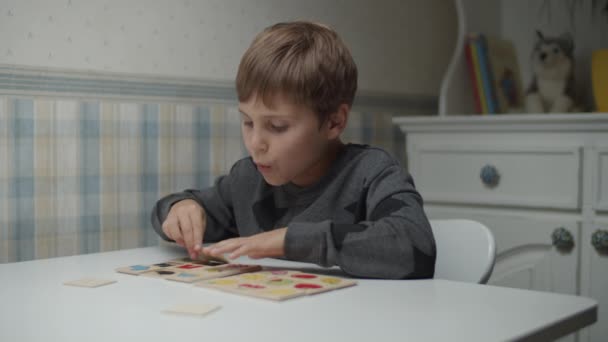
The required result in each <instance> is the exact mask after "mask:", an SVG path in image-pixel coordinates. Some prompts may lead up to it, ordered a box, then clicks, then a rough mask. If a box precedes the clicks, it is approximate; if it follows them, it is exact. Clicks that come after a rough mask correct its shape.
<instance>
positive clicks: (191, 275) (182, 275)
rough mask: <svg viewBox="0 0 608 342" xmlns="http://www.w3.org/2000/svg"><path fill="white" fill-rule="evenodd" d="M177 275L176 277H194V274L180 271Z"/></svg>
mask: <svg viewBox="0 0 608 342" xmlns="http://www.w3.org/2000/svg"><path fill="white" fill-rule="evenodd" d="M177 276H178V277H182V278H194V277H196V276H195V275H194V274H190V273H180V274H178V275H177Z"/></svg>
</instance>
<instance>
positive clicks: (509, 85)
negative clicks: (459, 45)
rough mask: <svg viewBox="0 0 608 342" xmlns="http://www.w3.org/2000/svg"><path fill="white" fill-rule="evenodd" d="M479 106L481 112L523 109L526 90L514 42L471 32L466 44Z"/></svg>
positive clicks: (512, 111) (475, 95) (505, 111)
mask: <svg viewBox="0 0 608 342" xmlns="http://www.w3.org/2000/svg"><path fill="white" fill-rule="evenodd" d="M465 54H466V61H467V65H468V69H469V77H470V79H471V81H472V82H471V83H472V85H473V95H474V97H475V107H476V110H477V112H478V113H480V114H498V113H514V112H522V111H523V96H524V95H523V90H522V82H521V78H520V71H519V65H518V63H517V55H516V53H515V48H514V46H513V43H512V42H511V41H509V40H506V39H501V38H497V37H491V36H486V35H484V34H480V33H470V34H468V36H467V40H466V46H465Z"/></svg>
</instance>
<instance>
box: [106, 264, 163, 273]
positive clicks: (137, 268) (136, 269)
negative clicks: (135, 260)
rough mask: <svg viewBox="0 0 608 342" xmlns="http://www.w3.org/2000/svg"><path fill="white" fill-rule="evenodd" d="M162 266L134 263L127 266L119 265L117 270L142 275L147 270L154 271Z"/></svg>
mask: <svg viewBox="0 0 608 342" xmlns="http://www.w3.org/2000/svg"><path fill="white" fill-rule="evenodd" d="M159 268H162V267H158V266H153V265H132V266H126V267H119V268H117V269H116V272H120V273H126V274H132V275H140V274H143V273H146V272H150V271H154V270H157V269H159Z"/></svg>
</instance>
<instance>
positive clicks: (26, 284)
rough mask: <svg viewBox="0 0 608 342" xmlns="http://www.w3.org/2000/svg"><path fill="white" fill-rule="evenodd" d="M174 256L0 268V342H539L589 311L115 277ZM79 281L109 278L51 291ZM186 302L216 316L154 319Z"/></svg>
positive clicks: (543, 304)
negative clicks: (205, 306) (271, 295)
mask: <svg viewBox="0 0 608 342" xmlns="http://www.w3.org/2000/svg"><path fill="white" fill-rule="evenodd" d="M182 255H183V253H182V252H181V251H180V250H177V249H175V248H171V247H168V246H161V247H150V248H140V249H133V250H123V251H116V252H107V253H99V254H89V255H81V256H73V257H65V258H56V259H45V260H37V261H29V262H21V263H14V264H4V265H0V281H1V284H2V285H1V289H2V291H0V341H43V340H51V341H79V342H80V341H87V342H88V341H123V340H128V339H130V340H144V338H145V341H163V342H168V341H194V339H196V340H204V341H214V342H215V341H242V342H245V341H281V340H282V341H289V342H292V341H307V342H312V341H315V342H316V341H378V340H384V339H389V340H399V341H404V340H411V341H428V340H433V341H496V340H509V339H533V340H549V339H553V338H555V337H558V336H562V335H565V334H568V333H571V332H574V331H576V330H578V329H580V328H582V327H585V326H587V325H589V324H592V323H593V322H595V320H596V316H597V303H596V302H595V301H593V300H591V299H588V298H583V297H575V296H566V295H558V294H551V293H542V292H532V291H526V290H517V289H509V288H500V287H493V286H483V285H475V284H467V283H459V282H452V281H446V280H437V279H435V280H415V281H408V280H400V281H393V280H359V284H358V285H357V286H354V287H350V288H347V289H342V290H337V291H332V292H329V293H324V294H318V295H315V296H306V297H300V298H295V299H291V300H287V301H285V302H273V301H269V300H264V299H257V298H249V297H243V296H238V295H235V294H229V293H223V292H220V291H216V290H211V289H204V288H199V287H195V286H193V285H191V284H183V283H178V282H172V281H169V280H162V279H154V278H147V277H137V276H130V275H126V274H118V273H115V272H114V269H115V268H117V267H120V266H128V265H132V264H139V263H148V264H151V263H155V262H161V261H165V260H169V259H171V258H174V257H178V256H182ZM239 261H240V262H244V261H247V260H239ZM255 263H257V264H261V265H273V266H281V267H284V266H285V267H291V268H298V269H301V268H305V269H306V270H310V268H311V267H312V266H310V265H308V264H301V263H290V262H286V261H281V260H273V259H265V260H257V261H255ZM84 276H95V277H103V278H112V279H115V280H117V281H118V282H117V283H115V284H112V285H108V286H103V287H99V288H79V287H70V286H64V285H62V284H63V282H65V281H68V280H73V279H77V278H81V277H84ZM187 302H195V303H209V304H219V305H221V306H222V308H221V309H220V310H219V311H216V312H214V313H211V314H209V315H208V316H206V317H191V316H178V315H169V314H165V313H161V311H162V310H164V309H166V308H168V307H171V306H173V305H175V304H180V303H187Z"/></svg>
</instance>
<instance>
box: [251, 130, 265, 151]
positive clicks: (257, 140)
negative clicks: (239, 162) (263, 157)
mask: <svg viewBox="0 0 608 342" xmlns="http://www.w3.org/2000/svg"><path fill="white" fill-rule="evenodd" d="M251 148H252V149H253V150H254V151H256V152H266V150H267V149H268V144H267V143H266V141H265V140H264V137H263V136H262V135H261V134H260V133H256V132H253V133H252V134H251Z"/></svg>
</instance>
